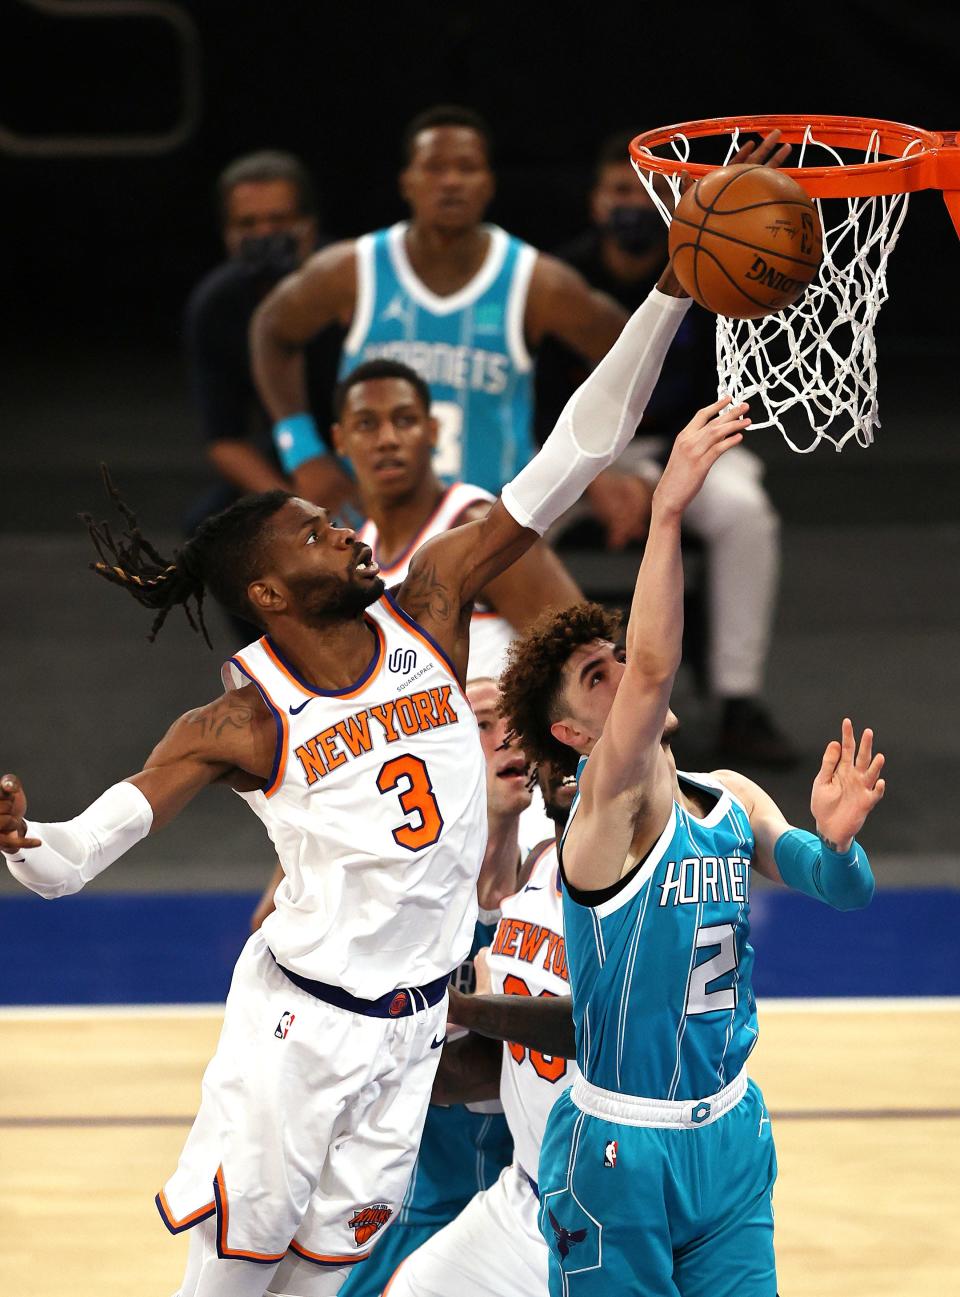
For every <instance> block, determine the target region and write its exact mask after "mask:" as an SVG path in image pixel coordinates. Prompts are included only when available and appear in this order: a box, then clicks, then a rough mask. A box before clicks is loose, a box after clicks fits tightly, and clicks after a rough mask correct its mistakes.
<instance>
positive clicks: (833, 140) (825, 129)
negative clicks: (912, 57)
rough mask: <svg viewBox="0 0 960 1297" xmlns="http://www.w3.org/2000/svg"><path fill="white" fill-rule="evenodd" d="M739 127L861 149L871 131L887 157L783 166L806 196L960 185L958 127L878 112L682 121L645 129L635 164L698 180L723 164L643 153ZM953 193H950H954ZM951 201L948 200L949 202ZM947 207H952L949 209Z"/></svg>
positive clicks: (636, 144) (634, 151)
mask: <svg viewBox="0 0 960 1297" xmlns="http://www.w3.org/2000/svg"><path fill="white" fill-rule="evenodd" d="M737 128H739V130H740V131H741V132H746V133H749V134H754V133H756V134H759V135H766V134H767V132H768V131H772V130H779V131H780V133H781V135H782V136H783V140H784V142H785V143H787V144H800V143H801V142H802V140H803V137H804V133H805V132H806V130H807V129H808V128H809V129H810V130H811V131H812V132H813V134H814V136H815V137H816V139H817V141H818V142H820V143H822V144H828V145H830V146H831V147H833V148H849V149H866V148H868V147H870V145H871V140H872V138H873V136H874V135H875V134H876V135H877V136H878V139H877V140H876V143H875V147H878V149H879V152H880V153H885V154H889V155H890V156H888V157H885V158H881V159H879V160H878V161H876V162H856V163H852V164H851V165H849V166H839V165H838V166H826V167H784V168H783V170H784V172H785V173H786V174H787V175H788V176H791V177H792V178H793V179H794V180H796V181H797V183H798V184H800V185H802V186H803V188H804V189H805V190H806V191H807V193H808V194H809V195H810V196H811V198H864V197H869V196H871V195H873V196H876V195H880V194H903V193H913V192H915V191H916V190H918V189H942V190H946V191H960V143H958V139H957V134H958V133H957V132H956V131H926V130H922V129H921V128H920V127H918V126H907V125H905V124H904V123H902V122H888V121H884V120H882V119H881V118H877V117H824V116H809V117H804V116H799V115H797V114H795V113H794V114H783V115H779V116H778V115H767V116H753V117H710V118H705V119H703V120H701V121H694V122H680V123H679V124H677V125H675V126H662V127H659V128H658V129H657V130H652V131H645V132H644V133H643V134H642V135H638V136H637V137H636V139H634V140H632V141H631V143H630V156H631V159H632V161H633V164H634V166H635V167H637V168H638V169H639V170H642V171H656V172H659V173H660V174H662V175H668V176H672V175H677V174H678V173H679V172H680V171H686V172H687V173H688V174H689V175H690V176H691V178H692V179H694V180H696V179H699V177H700V176H704V175H707V173H708V172H710V171H716V170H717V168H718V166H719V165H720V164H711V163H704V162H683V161H681V160H680V159H679V158H676V157H669V158H667V157H658V156H656V155H655V154H653V153H652V152H651V153H647V152H645V150H646V149H650V150H653V149H655V148H658V147H662V146H663V145H665V144H669V143H670V142H671V140H673V139H675V138H676V137H677V136H680V135H685V136H686V137H687V138H688V139H700V138H702V137H704V136H710V135H725V134H729V133H730V132H732V131H733V130H735V129H737ZM911 143H915V145H916V147H915V148H914V150H913V152H912V153H910V154H909V156H907V157H903V156H902V153H903V150H904V149H905V148H907V146H908V145H910V144H911ZM951 196H952V195H951ZM949 201H950V200H949V199H948V204H949ZM951 210H952V207H951Z"/></svg>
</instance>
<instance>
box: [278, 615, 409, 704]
mask: <svg viewBox="0 0 960 1297" xmlns="http://www.w3.org/2000/svg"><path fill="white" fill-rule="evenodd" d="M365 620H366V623H367V625H368V626H370V627H372V629H373V631H374V632H375V634H376V637H377V643H376V647H375V649H374V651H373V657H372V658H371V659H370V663H369V664H368V665H367V666H366V667H365V668H364V672H363V675H362V677H361V679H360V683H359V684H358V685H356V686H355V687H354V688H352V689H345V690H343V691H342V692H341V691H340V690H339V689H314V688H312V687H311V686H310V685H308V684H307V683H306V682H305V681H303V680H298V679H297V677H296V676H295V675H293V673H292V672H291V671H290V669H289V668H288V667H287V666H286V665H285V663H284V662H283V661H281V659H280V658H279V657H278V656H277V655H276V653H275V652H274V651H273V648H272V646H271V645H270V644H269V642H268V641H267V638H266V636H264V638H263V639H262V640H260V644H261V646H262V648H263V651H264V652H265V653H266V655H267V657H268V658H269V659H270V661H271V662H272V663H273V665H274V666H275V667H276V668H277V670H278V671H280V672H282V673H283V675H285V676H286V677H287V679H288V680H289V681H290V683H291V684H292V685H294V686H295V688H297V689H299V690H300V692H301V693H304V694H307V695H308V696H309V697H310V698H356V696H357V694H362V693H363V691H364V689H369V687H370V685H372V684H373V682H374V680H376V678H377V676H378V675H379V674H380V672H381V670H382V668H383V660H384V657H385V656H386V641H385V640H384V637H383V628H382V627H381V626H380V625H379V624H378V623H377V622H376V621H374V619H373V618H372V617H367V618H366V619H365ZM374 663H375V664H376V665H374ZM368 672H369V674H368Z"/></svg>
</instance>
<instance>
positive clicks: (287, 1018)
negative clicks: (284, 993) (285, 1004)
mask: <svg viewBox="0 0 960 1297" xmlns="http://www.w3.org/2000/svg"><path fill="white" fill-rule="evenodd" d="M296 1016H297V1015H296V1014H295V1013H289V1012H288V1013H284V1014H283V1015H282V1016H281V1018H280V1021H279V1022H278V1023H277V1026H276V1030H275V1031H274V1033H273V1034H274V1035H275V1036H276V1038H277V1040H286V1038H287V1032H288V1031H289V1030H290V1028H291V1027H292V1026H293V1020H294V1018H296Z"/></svg>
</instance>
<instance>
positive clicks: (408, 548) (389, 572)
mask: <svg viewBox="0 0 960 1297" xmlns="http://www.w3.org/2000/svg"><path fill="white" fill-rule="evenodd" d="M455 486H459V483H458V482H454V483H452V484H451V485H450V486H448V487H447V489H446V490H445V491H444V493H443V495H442V496H441V497H440V499H439V500H438V501H437V504H436V508H435V509H434V510H433V512H432V513H431V514H430V517H429V518H428V519H427V521H426V522H425V523H424V524H423V526H422V527H421V528H420V530H419V531H418V532H417V534H416V535H415V536H414V538H413V540H412V541H411V542H410V544H409V545H405V546H404V548H403V549H402V550H401V551H400V553H399V554H398V555H397V557H396V558H395V559H394V560H393V562H392V563H389V564H387V566H386V567H381V569H380V575H381V577H383V578H386V577H390V576H393V575H394V574H395V573H396V572H397V570H398V569H399V568H401V567H403V565H404V563H406V561H407V559H409V558H411V557H412V556H413V555H414V554H415V553H416V552H417V550H418V549H419V548H420V546H421V545H422V544H423V538H424V536H425V535H426V534H427V532H428V531H429V530H430V528H431V527H432V526H433V524H434V522H435V521H436V518H437V514H438V513H439V512H440V510H441V509H442V508H443V506H444V505H445V504H446V503H447V501H448V500H449V499H450V492H451V491H452V490H453V489H454V487H455ZM469 507H470V506H469V505H464V507H463V508H464V509H468V508H469ZM462 512H463V510H461V513H462ZM458 516H459V515H458ZM451 525H453V524H451ZM379 539H380V529H379V527H378V528H377V540H379ZM371 548H372V546H371ZM374 558H376V550H374ZM379 561H380V560H379V559H377V562H379Z"/></svg>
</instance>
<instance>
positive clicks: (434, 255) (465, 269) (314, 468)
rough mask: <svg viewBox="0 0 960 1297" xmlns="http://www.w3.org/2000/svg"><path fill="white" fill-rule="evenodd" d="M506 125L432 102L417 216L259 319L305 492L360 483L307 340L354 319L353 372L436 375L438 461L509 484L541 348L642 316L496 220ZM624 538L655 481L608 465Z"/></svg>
mask: <svg viewBox="0 0 960 1297" xmlns="http://www.w3.org/2000/svg"><path fill="white" fill-rule="evenodd" d="M491 145H492V141H491V136H490V131H489V128H488V127H487V125H486V123H485V122H484V121H483V119H482V118H481V117H479V116H478V115H477V114H476V113H474V112H471V111H470V110H469V109H465V108H457V107H454V106H446V107H440V108H434V109H431V110H429V111H427V112H425V113H422V114H421V115H420V116H419V117H417V118H416V119H415V120H414V121H413V122H411V123H410V125H409V126H408V127H407V130H406V132H405V134H404V147H405V155H406V160H405V167H404V170H403V171H402V173H401V175H400V191H401V194H402V195H403V198H404V201H405V202H406V203H407V204H408V205H409V207H410V212H411V219H410V221H409V222H401V223H400V224H398V225H394V226H392V227H391V228H390V229H384V230H378V231H376V232H375V233H373V234H368V235H365V236H364V237H363V238H361V239H351V240H347V241H345V242H342V243H335V244H332V245H331V246H330V247H328V248H324V249H323V250H322V251H321V252H319V253H317V255H316V256H314V257H312V258H311V259H310V260H309V261H308V262H307V263H306V265H305V266H304V267H303V268H302V269H301V270H300V271H299V272H298V273H297V274H295V275H292V276H291V277H290V278H289V279H287V280H285V281H284V282H283V283H282V284H280V285H279V286H278V287H277V288H276V289H275V290H274V291H273V293H271V295H270V296H269V297H268V298H267V299H266V300H265V302H264V303H263V305H262V306H261V308H260V310H259V311H258V313H257V315H256V316H255V317H254V321H253V327H252V331H251V345H252V351H253V365H254V374H255V377H256V380H257V384H258V386H259V389H260V394H261V396H262V398H263V401H264V404H265V405H266V406H267V407H268V408H269V409H270V410H271V411H272V413H273V415H274V417H275V418H276V420H277V425H276V428H275V432H274V436H275V441H276V445H277V448H278V451H279V453H280V457H281V461H282V463H283V465H284V468H285V470H286V471H287V472H288V473H289V474H292V476H293V480H294V482H295V484H296V487H297V490H298V491H300V493H301V494H302V495H304V496H306V497H307V498H309V499H311V500H315V501H316V502H317V503H320V504H325V505H328V506H330V507H335V506H336V505H337V504H338V503H339V502H340V501H341V500H343V499H345V498H347V497H348V496H349V495H350V493H351V484H350V481H349V479H348V478H347V477H346V475H345V474H344V472H343V470H342V469H341V468H340V466H339V465H338V464H337V461H336V459H335V458H334V457H332V456H329V455H327V454H325V447H324V445H323V442H322V440H321V438H320V436H319V434H318V431H317V428H316V425H315V423H314V421H313V419H312V418H311V417H310V415H309V414H308V413H307V410H308V405H307V395H306V389H305V386H304V364H303V352H304V347H305V346H306V345H307V343H308V342H309V340H310V339H311V338H312V337H313V336H314V335H315V334H316V333H317V332H318V331H319V330H321V329H323V328H325V327H326V326H327V325H329V324H330V323H332V322H339V323H340V324H341V325H342V326H343V327H344V328H346V329H347V330H348V333H347V337H346V340H345V342H344V348H343V353H342V357H341V375H343V374H345V373H347V372H349V371H350V370H351V369H354V368H355V367H356V366H357V365H359V364H361V363H362V362H363V361H365V360H371V359H374V358H381V357H390V358H391V359H394V360H402V361H403V362H404V363H405V364H408V365H410V366H411V368H413V369H415V370H417V372H418V373H419V374H420V375H421V377H422V378H423V379H424V380H425V381H426V382H427V383H428V384H429V386H430V389H431V391H432V393H433V398H434V413H435V414H436V416H437V419H438V423H439V440H438V446H437V452H436V470H437V473H438V474H439V476H440V477H441V478H443V479H444V481H446V482H453V481H457V480H462V481H465V482H471V483H473V484H474V485H476V486H480V487H483V488H484V489H485V490H486V491H489V492H490V493H491V494H492V495H496V494H497V493H498V492H499V490H500V488H501V487H502V486H503V485H504V483H505V482H508V481H509V480H510V478H511V477H512V476H513V475H514V474H515V473H516V472H518V471H519V470H520V469H521V468H522V467H523V465H524V464H526V463H527V462H528V460H529V459H530V458H531V456H532V454H533V451H534V442H533V431H532V428H533V362H532V360H531V355H530V350H531V349H533V348H536V347H537V345H538V344H539V343H540V340H541V339H542V338H543V337H544V336H545V335H546V334H547V333H550V334H553V335H555V336H557V337H558V338H561V339H562V340H563V341H564V342H566V343H567V344H568V345H569V346H570V347H572V348H573V349H574V351H576V352H577V354H578V355H582V356H584V357H585V358H586V359H587V360H588V361H590V362H591V363H595V362H596V361H598V360H600V358H601V357H602V356H604V355H606V353H607V351H608V349H609V347H610V345H611V343H612V342H613V340H614V339H615V338H616V337H617V335H618V334H619V332H620V330H621V329H622V328H623V325H624V322H625V320H626V319H627V313H626V312H625V311H624V310H623V308H622V307H620V306H619V305H617V303H615V302H614V301H613V300H612V299H610V298H608V297H606V296H604V295H603V294H602V293H597V292H594V291H593V290H592V289H590V288H588V286H587V284H586V282H585V281H584V280H583V279H582V278H581V277H580V275H579V274H577V273H576V271H574V270H572V269H571V268H570V267H568V266H565V265H564V264H563V263H562V262H560V261H558V260H557V259H556V258H554V257H548V256H545V255H544V254H542V253H538V252H537V251H536V250H535V249H534V248H532V247H530V246H529V245H527V244H525V243H523V242H521V241H520V240H519V239H516V238H513V237H512V236H511V235H509V234H507V233H506V232H505V231H504V230H502V229H500V228H499V227H498V226H495V225H484V224H482V223H481V222H482V219H483V214H484V212H485V210H486V208H487V207H488V206H489V204H490V201H491V199H492V198H493V192H494V183H495V182H494V174H493V170H492V167H491ZM588 498H589V502H590V505H591V508H592V509H593V510H594V512H595V513H596V514H597V516H598V517H599V518H600V519H601V521H602V522H603V523H604V525H605V526H606V528H607V533H608V539H609V541H610V543H611V544H615V545H623V544H626V543H627V541H628V540H630V539H632V538H633V537H634V536H636V537H640V536H642V535H643V534H644V530H645V516H644V515H643V513H642V510H643V509H644V507H645V505H646V502H647V501H648V499H649V492H648V490H647V489H646V488H645V487H644V485H643V483H641V482H639V481H638V480H637V479H636V478H635V477H634V476H632V475H627V474H623V473H618V472H606V473H604V474H602V475H601V476H600V477H599V478H598V479H597V481H595V482H594V483H593V484H592V485H591V488H590V490H589V492H588Z"/></svg>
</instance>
